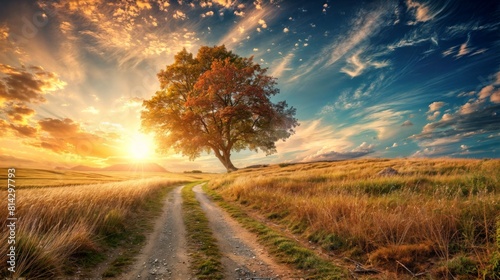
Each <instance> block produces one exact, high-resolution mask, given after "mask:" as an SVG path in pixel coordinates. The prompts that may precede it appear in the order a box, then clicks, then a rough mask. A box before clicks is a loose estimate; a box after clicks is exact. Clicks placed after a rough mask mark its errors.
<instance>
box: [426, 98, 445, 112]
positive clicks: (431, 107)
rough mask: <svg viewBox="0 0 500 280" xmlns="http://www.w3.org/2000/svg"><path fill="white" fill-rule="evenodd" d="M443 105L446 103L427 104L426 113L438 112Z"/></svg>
mask: <svg viewBox="0 0 500 280" xmlns="http://www.w3.org/2000/svg"><path fill="white" fill-rule="evenodd" d="M444 105H446V103H444V102H442V101H437V102H432V103H431V104H429V111H427V113H432V112H435V111H438V110H439V109H441V108H442V107H443V106H444Z"/></svg>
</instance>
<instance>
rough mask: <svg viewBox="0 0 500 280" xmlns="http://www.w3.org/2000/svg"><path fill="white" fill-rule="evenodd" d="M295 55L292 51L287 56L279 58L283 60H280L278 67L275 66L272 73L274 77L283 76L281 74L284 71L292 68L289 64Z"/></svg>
mask: <svg viewBox="0 0 500 280" xmlns="http://www.w3.org/2000/svg"><path fill="white" fill-rule="evenodd" d="M294 56H295V55H294V53H293V52H290V53H289V54H287V55H286V56H285V57H283V58H281V59H279V60H281V62H279V64H278V65H276V67H273V68H274V70H273V72H272V73H271V76H273V77H281V75H283V72H284V71H289V70H292V68H291V67H289V66H288V65H289V64H290V62H291V60H292V59H293V57H294Z"/></svg>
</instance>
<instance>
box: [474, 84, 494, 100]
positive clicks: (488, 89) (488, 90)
mask: <svg viewBox="0 0 500 280" xmlns="http://www.w3.org/2000/svg"><path fill="white" fill-rule="evenodd" d="M495 91H498V89H495V86H493V85H487V86H485V87H483V88H482V89H481V90H480V91H479V93H478V95H479V99H486V98H488V97H490V96H491V95H492V94H494V93H495Z"/></svg>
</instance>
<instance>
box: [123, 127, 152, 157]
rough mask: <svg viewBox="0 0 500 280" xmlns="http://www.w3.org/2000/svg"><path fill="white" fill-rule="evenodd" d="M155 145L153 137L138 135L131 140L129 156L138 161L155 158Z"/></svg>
mask: <svg viewBox="0 0 500 280" xmlns="http://www.w3.org/2000/svg"><path fill="white" fill-rule="evenodd" d="M153 152H154V143H153V139H151V137H148V136H147V135H144V134H142V133H136V134H134V135H133V136H132V137H131V138H130V142H129V145H128V154H129V156H130V157H131V158H133V159H137V160H144V159H148V158H150V157H152V156H153Z"/></svg>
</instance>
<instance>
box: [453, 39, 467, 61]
mask: <svg viewBox="0 0 500 280" xmlns="http://www.w3.org/2000/svg"><path fill="white" fill-rule="evenodd" d="M469 40H470V36H467V41H465V43H463V44H461V45H460V47H459V48H458V52H457V54H456V55H455V57H456V58H460V57H462V56H464V55H467V54H468V53H470V52H471V49H470V48H468V44H469Z"/></svg>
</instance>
